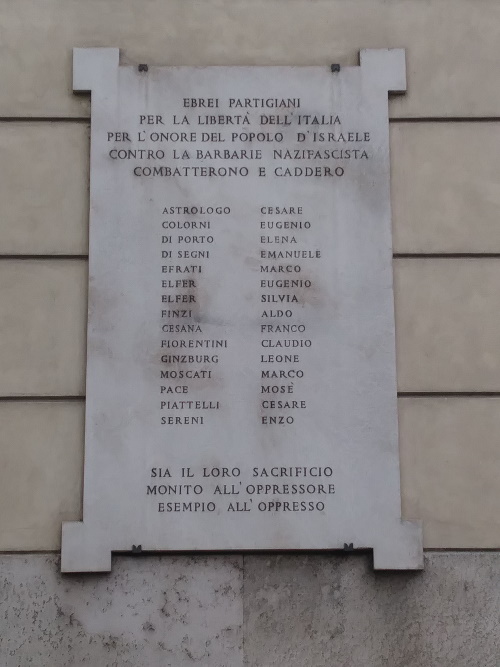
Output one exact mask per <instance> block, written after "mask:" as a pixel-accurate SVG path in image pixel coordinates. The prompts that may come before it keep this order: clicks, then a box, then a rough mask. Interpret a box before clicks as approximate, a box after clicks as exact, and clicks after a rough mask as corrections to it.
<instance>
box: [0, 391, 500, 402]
mask: <svg viewBox="0 0 500 667" xmlns="http://www.w3.org/2000/svg"><path fill="white" fill-rule="evenodd" d="M397 396H398V398H455V397H457V398H461V397H464V398H500V391H398V393H397ZM84 400H85V394H82V395H81V396H63V395H58V396H36V395H30V396H0V402H1V401H5V402H10V403H23V402H27V403H28V402H35V401H39V402H42V401H47V402H51V401H52V402H55V401H84Z"/></svg>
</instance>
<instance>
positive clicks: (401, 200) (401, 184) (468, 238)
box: [391, 123, 500, 253]
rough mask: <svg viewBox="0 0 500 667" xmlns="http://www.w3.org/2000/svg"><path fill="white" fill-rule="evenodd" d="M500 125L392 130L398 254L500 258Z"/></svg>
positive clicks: (410, 126) (410, 125) (440, 125)
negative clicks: (489, 255) (494, 255)
mask: <svg viewBox="0 0 500 667" xmlns="http://www.w3.org/2000/svg"><path fill="white" fill-rule="evenodd" d="M499 172H500V124H499V123H392V124H391V179H392V181H391V192H392V219H393V242H394V251H395V252H398V253H433V252H434V253H436V252H437V253H443V252H448V253H482V252H486V253H493V252H499V251H500V225H499V224H498V211H499V210H500V182H499V179H498V173H499Z"/></svg>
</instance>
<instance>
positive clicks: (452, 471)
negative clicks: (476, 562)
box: [399, 396, 500, 549]
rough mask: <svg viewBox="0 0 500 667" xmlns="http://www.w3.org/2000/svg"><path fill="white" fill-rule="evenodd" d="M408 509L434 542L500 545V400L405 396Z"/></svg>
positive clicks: (402, 430) (403, 466) (436, 545)
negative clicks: (499, 482) (499, 488)
mask: <svg viewBox="0 0 500 667" xmlns="http://www.w3.org/2000/svg"><path fill="white" fill-rule="evenodd" d="M399 427H400V428H399V431H400V451H401V455H400V456H401V482H402V487H403V515H404V516H405V517H407V518H411V517H419V518H421V519H422V521H423V527H424V543H425V545H426V546H427V547H429V548H448V549H449V548H452V549H453V548H460V549H464V548H476V549H479V548H498V547H500V494H499V492H498V480H499V479H500V448H499V447H498V434H499V433H500V398H499V397H494V398H487V397H480V396H473V397H463V396H454V397H451V398H445V397H433V398H430V397H422V398H415V397H414V398H400V399H399Z"/></svg>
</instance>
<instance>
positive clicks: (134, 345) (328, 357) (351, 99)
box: [62, 49, 422, 572]
mask: <svg viewBox="0 0 500 667" xmlns="http://www.w3.org/2000/svg"><path fill="white" fill-rule="evenodd" d="M74 88H75V91H78V92H87V91H91V94H92V131H91V184H90V190H91V192H90V198H91V213H90V277H89V324H88V358H87V411H86V443H85V477H84V516H83V519H84V520H83V523H66V524H64V526H63V546H62V569H63V571H66V572H71V571H106V570H109V569H110V567H111V552H112V551H130V550H132V549H139V548H140V549H142V550H143V551H169V550H175V551H193V550H223V551H226V550H256V549H278V550H288V549H293V550H295V549H343V548H348V549H350V548H353V549H362V548H373V550H374V565H375V567H376V568H383V569H415V568H420V567H422V542H421V530H420V526H419V525H418V524H417V523H410V522H405V521H402V520H401V499H400V482H399V454H398V428H397V412H396V380H395V347H394V314H393V292H392V251H391V245H392V244H391V217H390V198H389V146H388V117H387V94H388V92H390V91H399V92H400V91H403V90H404V89H405V59H404V51H402V50H368V51H363V52H362V53H361V66H359V67H348V68H343V69H342V68H341V69H340V71H331V69H330V67H329V66H326V67H300V68H299V67H297V68H292V67H204V68H187V67H186V68H183V67H176V68H169V67H149V68H148V67H146V66H140V67H133V66H120V65H119V52H118V50H117V49H76V50H75V52H74Z"/></svg>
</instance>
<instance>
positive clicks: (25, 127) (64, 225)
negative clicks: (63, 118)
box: [0, 122, 89, 255]
mask: <svg viewBox="0 0 500 667" xmlns="http://www.w3.org/2000/svg"><path fill="white" fill-rule="evenodd" d="M0 153H1V156H2V159H1V160H0V218H1V220H2V224H1V228H0V244H1V248H2V254H11V255H14V254H21V255H23V254H24V255H29V254H36V255H44V254H47V255H48V254H78V253H86V252H87V237H88V233H87V228H88V208H89V204H88V180H89V173H88V172H89V169H88V163H89V137H88V127H87V125H86V124H82V123H47V122H37V123H0Z"/></svg>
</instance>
